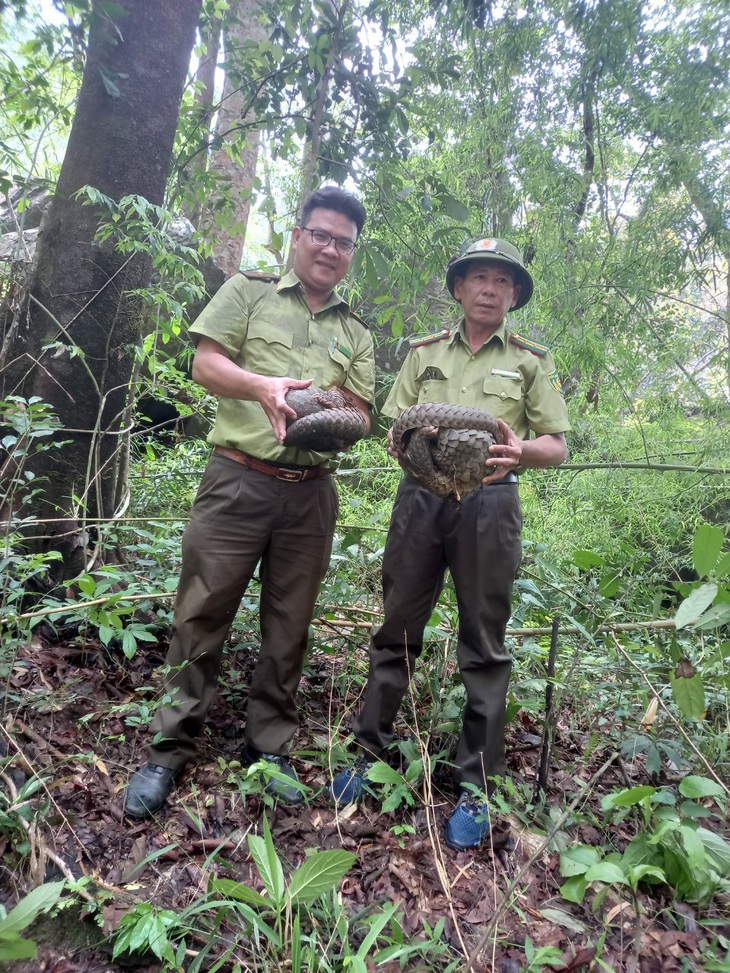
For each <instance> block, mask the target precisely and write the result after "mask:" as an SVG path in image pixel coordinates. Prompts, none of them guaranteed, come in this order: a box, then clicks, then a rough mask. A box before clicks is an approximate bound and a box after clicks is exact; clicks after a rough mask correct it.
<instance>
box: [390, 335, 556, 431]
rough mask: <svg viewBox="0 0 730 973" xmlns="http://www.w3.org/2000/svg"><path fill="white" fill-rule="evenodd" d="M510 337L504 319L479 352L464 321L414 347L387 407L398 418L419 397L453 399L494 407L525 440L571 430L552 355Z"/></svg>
mask: <svg viewBox="0 0 730 973" xmlns="http://www.w3.org/2000/svg"><path fill="white" fill-rule="evenodd" d="M509 336H510V332H509V330H508V329H507V328H505V326H504V324H502V325H500V327H499V328H498V329H497V330H496V331H495V333H494V334H493V335H492V337H491V338H490V339H489V341H487V342H486V344H484V345H483V346H482V347H481V348H480V349H479V351H477V352H473V351H472V350H471V347H470V346H469V343H468V342H467V340H466V333H465V331H464V322H462V323H461V325H460V327H459V328H458V329H457V330H455V331H454V332H453V333H452V334H451V335H450V336H449V337H448V338H442V339H441V340H438V341H433V342H431V343H428V344H423V345H419V346H417V347H415V348H411V350H410V351H409V352H408V356H407V358H406V360H405V362H404V363H403V367H402V368H401V370H400V373H399V374H398V377H397V378H396V380H395V384H394V385H393V388H392V389H391V391H390V395H389V396H388V399H387V401H386V403H385V406H384V407H383V412H384V413H385V414H386V415H388V416H391V417H392V418H394V419H395V418H397V417H398V416H399V415H400V414H401V412H402V411H403V410H404V409H406V408H408V406H411V405H415V404H416V403H419V402H451V403H453V404H455V405H464V406H471V407H476V408H479V409H484V410H486V411H487V412H490V413H491V414H492V415H493V416H495V417H496V418H498V419H503V420H504V421H505V422H506V423H507V425H508V426H509V427H510V428H511V429H512V430H513V431H514V433H515V434H516V435H517V436H518V437H519V438H520V439H527V438H528V437H529V433H530V431H532V432H533V433H536V434H546V433H559V432H567V430H568V429H570V422H569V421H568V411H567V409H566V406H565V400H564V399H563V396H562V394H561V392H560V391H559V386H558V385H557V382H556V381H555V378H554V376H555V375H556V371H555V363H554V361H553V357H552V355H551V354H550V352H549V351H548V352H547V353H546V354H545V355H543V356H538V355H534V354H533V353H532V352H530V351H527V350H526V349H525V348H520V347H518V346H517V345H514V344H512V343H510V340H509ZM551 379H552V382H551Z"/></svg>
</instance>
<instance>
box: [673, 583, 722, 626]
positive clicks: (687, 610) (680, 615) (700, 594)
mask: <svg viewBox="0 0 730 973" xmlns="http://www.w3.org/2000/svg"><path fill="white" fill-rule="evenodd" d="M716 596H717V585H716V584H715V582H714V581H713V582H712V583H711V584H703V585H702V586H701V587H699V588H695V590H694V591H693V592H691V594H690V595H689V596H688V597H687V598H685V599H684V601H683V602H682V604H681V605H680V606H679V608H678V609H677V614H676V615H675V616H674V624H675V625H676V626H677V628H686V627H687V626H688V625H694V623H695V622H696V621H697V620H698V619H699V617H700V616H701V615H702V613H703V612H704V611H705V609H707V608H709V607H710V605H711V604H712V603H713V601H714V600H715V597H716Z"/></svg>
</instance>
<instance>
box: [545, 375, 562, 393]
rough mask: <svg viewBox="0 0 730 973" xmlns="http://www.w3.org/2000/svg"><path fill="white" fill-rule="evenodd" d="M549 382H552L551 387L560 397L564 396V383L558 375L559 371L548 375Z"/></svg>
mask: <svg viewBox="0 0 730 973" xmlns="http://www.w3.org/2000/svg"><path fill="white" fill-rule="evenodd" d="M548 382H550V385H551V387H552V388H554V389H555V391H556V392H559V393H560V395H562V394H563V383H562V382H561V381H560V376H559V375H558V371H557V369H556V370H555V371H554V372H550V374H549V375H548Z"/></svg>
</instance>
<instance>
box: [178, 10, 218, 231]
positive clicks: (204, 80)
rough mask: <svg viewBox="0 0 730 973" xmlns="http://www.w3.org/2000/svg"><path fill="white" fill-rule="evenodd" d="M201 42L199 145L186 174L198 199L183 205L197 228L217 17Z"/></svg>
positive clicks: (209, 119)
mask: <svg viewBox="0 0 730 973" xmlns="http://www.w3.org/2000/svg"><path fill="white" fill-rule="evenodd" d="M201 39H202V41H203V43H204V44H205V48H206V54H205V57H203V58H201V61H200V63H199V64H198V70H197V71H196V72H195V81H196V82H197V87H196V90H195V110H196V112H197V114H198V119H199V121H198V132H199V145H198V148H197V150H196V154H195V155H194V156H193V158H192V159H191V161H190V162H189V163H188V166H187V168H188V170H189V171H188V172H187V173H186V176H187V178H188V180H189V181H190V183H191V184H192V193H193V194H195V193H196V190H197V192H198V193H199V194H200V195H192V197H191V198H190V199H189V200H187V201H186V203H185V205H184V212H185V215H186V216H187V217H188V218H189V219H190V222H191V223H192V224H193V225H194V226H199V225H200V220H201V217H202V215H203V208H204V206H203V199H202V191H201V190H198V189H197V180H196V179H195V175H196V173H197V172H205V169H206V166H207V162H208V148H209V146H210V136H211V127H212V120H213V116H214V114H215V72H216V68H217V66H218V55H219V54H220V47H221V22H220V20H219V19H218V18H217V17H216V18H215V19H214V20H213V21H212V22H211V23H209V24H207V25H206V26H205V28H204V29H202V38H201Z"/></svg>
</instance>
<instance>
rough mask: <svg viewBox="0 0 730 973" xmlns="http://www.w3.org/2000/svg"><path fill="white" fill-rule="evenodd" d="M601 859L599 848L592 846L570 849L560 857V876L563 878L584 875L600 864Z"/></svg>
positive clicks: (578, 846)
mask: <svg viewBox="0 0 730 973" xmlns="http://www.w3.org/2000/svg"><path fill="white" fill-rule="evenodd" d="M600 857H601V853H600V851H599V850H598V848H593V847H592V846H591V845H576V846H575V847H574V848H568V849H567V851H564V852H563V853H562V855H561V856H560V874H561V875H562V876H563V878H569V877H572V876H574V875H583V874H584V873H585V872H587V871H588V869H589V868H590V867H591V866H592V865H595V864H596V863H597V862H598V860H599V859H600Z"/></svg>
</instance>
